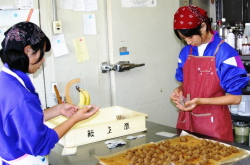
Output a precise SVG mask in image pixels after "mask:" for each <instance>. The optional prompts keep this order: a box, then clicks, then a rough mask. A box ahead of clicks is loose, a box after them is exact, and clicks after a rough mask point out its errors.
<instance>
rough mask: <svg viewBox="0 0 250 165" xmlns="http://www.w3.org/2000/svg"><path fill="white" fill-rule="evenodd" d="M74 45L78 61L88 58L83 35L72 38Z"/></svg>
mask: <svg viewBox="0 0 250 165" xmlns="http://www.w3.org/2000/svg"><path fill="white" fill-rule="evenodd" d="M74 47H75V52H76V59H77V62H78V63H82V62H84V61H87V60H89V53H88V47H87V44H86V41H85V37H81V38H77V39H74Z"/></svg>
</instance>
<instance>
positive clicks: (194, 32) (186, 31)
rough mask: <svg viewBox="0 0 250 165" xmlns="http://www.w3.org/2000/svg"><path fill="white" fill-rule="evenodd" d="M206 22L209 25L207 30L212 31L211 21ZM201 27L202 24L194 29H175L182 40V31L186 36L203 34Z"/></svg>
mask: <svg viewBox="0 0 250 165" xmlns="http://www.w3.org/2000/svg"><path fill="white" fill-rule="evenodd" d="M205 24H206V25H207V28H206V32H207V33H208V32H209V31H212V29H211V26H210V21H209V20H208V21H207V22H205ZM201 28H202V24H200V25H199V26H197V27H196V28H193V29H174V33H175V35H176V36H177V37H178V38H179V39H180V40H182V38H181V36H180V35H179V33H181V34H182V35H183V36H185V37H192V36H193V35H199V36H201Z"/></svg>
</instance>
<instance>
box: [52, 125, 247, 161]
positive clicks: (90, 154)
mask: <svg viewBox="0 0 250 165" xmlns="http://www.w3.org/2000/svg"><path fill="white" fill-rule="evenodd" d="M146 128H147V131H145V132H139V133H136V134H132V135H131V136H137V135H142V134H144V135H146V136H145V137H142V138H137V139H134V140H127V137H128V136H130V135H127V136H121V137H117V138H114V139H122V140H123V141H125V142H127V144H126V145H123V146H120V147H117V148H114V149H108V148H107V145H106V144H104V142H105V141H107V140H104V141H100V142H96V143H91V144H87V145H82V146H78V147H77V153H76V154H75V155H71V156H61V153H62V149H63V146H61V145H60V144H56V146H55V148H54V149H53V150H52V151H51V153H50V155H49V162H50V164H51V165H99V162H98V160H97V159H96V158H95V157H94V155H96V156H105V155H109V154H113V153H116V152H119V151H122V150H126V149H128V148H131V147H135V146H138V145H141V144H145V143H150V142H157V141H161V140H165V139H169V138H167V137H165V136H159V135H156V133H157V132H161V131H165V132H170V133H175V134H177V135H176V136H175V137H177V136H179V134H180V133H181V130H179V129H176V128H173V127H168V126H164V125H160V124H157V123H153V122H149V121H146ZM194 135H195V136H198V137H201V138H207V139H211V140H216V141H219V142H224V143H227V144H230V145H233V146H237V147H240V148H243V149H246V150H250V147H249V146H245V145H241V144H237V143H232V142H227V141H222V140H218V139H215V138H211V137H207V136H204V135H199V134H194ZM108 140H110V139H108ZM234 164H235V165H249V164H250V157H248V158H245V159H244V160H242V161H240V162H236V163H234ZM231 165H232V164H231Z"/></svg>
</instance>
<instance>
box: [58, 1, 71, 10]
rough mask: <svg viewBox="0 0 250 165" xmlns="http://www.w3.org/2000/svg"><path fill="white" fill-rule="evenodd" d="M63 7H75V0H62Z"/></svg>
mask: <svg viewBox="0 0 250 165" xmlns="http://www.w3.org/2000/svg"><path fill="white" fill-rule="evenodd" d="M61 7H62V9H73V0H62V3H61Z"/></svg>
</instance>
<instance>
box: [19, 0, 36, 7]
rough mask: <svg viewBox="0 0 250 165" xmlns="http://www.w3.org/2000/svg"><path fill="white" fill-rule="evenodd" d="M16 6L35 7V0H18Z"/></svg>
mask: <svg viewBox="0 0 250 165" xmlns="http://www.w3.org/2000/svg"><path fill="white" fill-rule="evenodd" d="M16 6H18V7H20V8H21V9H31V8H34V3H33V0H16Z"/></svg>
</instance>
